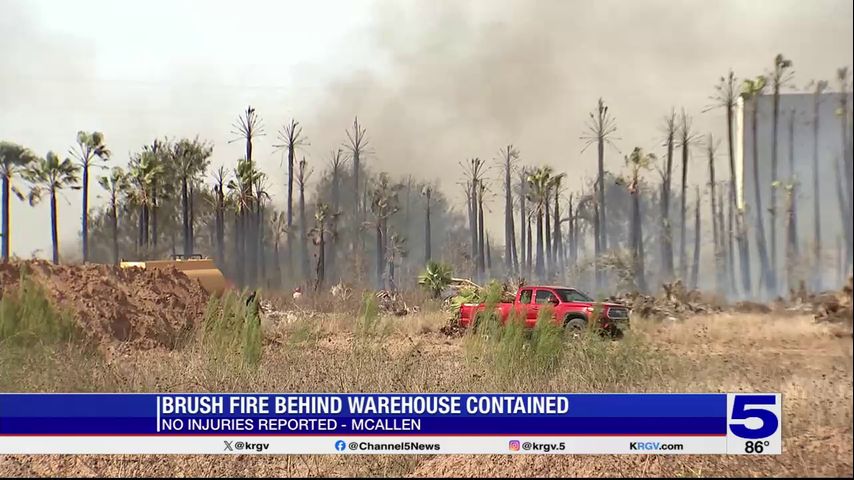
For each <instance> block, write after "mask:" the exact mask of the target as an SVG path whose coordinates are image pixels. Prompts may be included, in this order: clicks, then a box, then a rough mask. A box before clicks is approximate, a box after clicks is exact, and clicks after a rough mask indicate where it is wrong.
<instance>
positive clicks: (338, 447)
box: [335, 440, 347, 452]
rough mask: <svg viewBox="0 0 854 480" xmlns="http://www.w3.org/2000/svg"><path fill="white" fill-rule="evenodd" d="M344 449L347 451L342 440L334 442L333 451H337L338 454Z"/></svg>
mask: <svg viewBox="0 0 854 480" xmlns="http://www.w3.org/2000/svg"><path fill="white" fill-rule="evenodd" d="M346 449H347V444H346V443H344V440H338V441H337V442H335V450H338V451H339V452H343V451H344V450H346Z"/></svg>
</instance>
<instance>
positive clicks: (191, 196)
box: [188, 185, 196, 254]
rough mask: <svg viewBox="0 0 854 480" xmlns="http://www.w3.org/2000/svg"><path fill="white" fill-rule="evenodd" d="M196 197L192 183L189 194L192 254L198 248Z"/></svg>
mask: <svg viewBox="0 0 854 480" xmlns="http://www.w3.org/2000/svg"><path fill="white" fill-rule="evenodd" d="M194 198H195V192H194V191H193V186H192V185H190V194H189V196H188V200H189V202H190V225H189V227H190V228H189V230H188V233H189V237H190V254H192V253H193V250H195V248H196V238H195V237H196V231H195V225H196V208H195V206H196V205H195V202H194V201H193V199H194Z"/></svg>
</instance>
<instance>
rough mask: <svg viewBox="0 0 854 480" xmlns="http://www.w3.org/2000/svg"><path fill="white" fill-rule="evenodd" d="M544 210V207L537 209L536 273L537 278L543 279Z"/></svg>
mask: <svg viewBox="0 0 854 480" xmlns="http://www.w3.org/2000/svg"><path fill="white" fill-rule="evenodd" d="M543 233H544V232H543V211H542V209H539V210H537V268H536V274H537V279H539V280H543V278H544V277H545V274H546V271H545V258H543V256H544V254H545V252H544V249H543Z"/></svg>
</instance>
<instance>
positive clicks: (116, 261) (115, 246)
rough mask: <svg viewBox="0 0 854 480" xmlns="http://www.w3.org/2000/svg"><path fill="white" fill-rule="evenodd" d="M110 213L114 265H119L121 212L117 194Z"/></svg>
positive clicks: (111, 203)
mask: <svg viewBox="0 0 854 480" xmlns="http://www.w3.org/2000/svg"><path fill="white" fill-rule="evenodd" d="M110 213H111V216H112V217H113V218H112V220H113V263H114V264H115V265H118V264H119V211H118V208H117V206H116V197H115V194H114V195H113V198H112V200H111V202H110Z"/></svg>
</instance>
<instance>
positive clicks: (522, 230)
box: [516, 167, 531, 275]
mask: <svg viewBox="0 0 854 480" xmlns="http://www.w3.org/2000/svg"><path fill="white" fill-rule="evenodd" d="M529 174H530V172H529V171H528V169H527V168H524V167H523V168H521V169H519V179H518V183H517V184H516V187H517V194H518V195H519V239H520V241H519V244H520V245H519V246H520V249H519V252H521V257H522V258H521V260H519V266H520V268H519V274H520V275H522V274H524V275H530V274H531V262H530V261H529V259H530V255H529V254H528V251H529V250H530V243H531V241H530V236H529V235H528V230H529V229H528V228H527V226H528V225H529V224H530V221H529V218H528V209H527V206H528V205H527V204H526V200H527V197H528V175H529Z"/></svg>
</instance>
